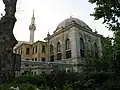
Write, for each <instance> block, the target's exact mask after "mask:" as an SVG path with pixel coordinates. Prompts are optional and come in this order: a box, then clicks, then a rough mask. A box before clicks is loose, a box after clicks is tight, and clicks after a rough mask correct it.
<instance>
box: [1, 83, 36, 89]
mask: <svg viewBox="0 0 120 90" xmlns="http://www.w3.org/2000/svg"><path fill="white" fill-rule="evenodd" d="M11 86H13V87H15V88H16V87H19V89H20V90H35V89H36V86H35V85H32V84H29V83H21V84H17V86H16V85H15V84H13V83H11V84H4V85H1V86H0V90H13V89H11V88H10V87H11Z"/></svg>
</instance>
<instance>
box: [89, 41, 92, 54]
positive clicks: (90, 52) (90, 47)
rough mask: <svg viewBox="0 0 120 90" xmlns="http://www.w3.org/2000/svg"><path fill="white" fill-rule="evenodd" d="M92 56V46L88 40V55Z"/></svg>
mask: <svg viewBox="0 0 120 90" xmlns="http://www.w3.org/2000/svg"><path fill="white" fill-rule="evenodd" d="M91 54H92V45H91V41H90V40H88V55H89V56H91Z"/></svg>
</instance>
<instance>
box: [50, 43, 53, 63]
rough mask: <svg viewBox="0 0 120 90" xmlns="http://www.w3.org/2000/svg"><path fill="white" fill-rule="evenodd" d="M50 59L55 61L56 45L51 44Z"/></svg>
mask: <svg viewBox="0 0 120 90" xmlns="http://www.w3.org/2000/svg"><path fill="white" fill-rule="evenodd" d="M50 61H51V62H53V61H54V47H53V45H50Z"/></svg>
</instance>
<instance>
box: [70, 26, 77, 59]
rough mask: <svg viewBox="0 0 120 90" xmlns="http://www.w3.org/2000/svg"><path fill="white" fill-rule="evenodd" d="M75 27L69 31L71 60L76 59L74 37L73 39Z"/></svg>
mask: <svg viewBox="0 0 120 90" xmlns="http://www.w3.org/2000/svg"><path fill="white" fill-rule="evenodd" d="M75 32H76V31H75V27H73V28H71V30H70V43H71V53H72V58H75V57H77V51H76V50H77V46H76V37H75Z"/></svg>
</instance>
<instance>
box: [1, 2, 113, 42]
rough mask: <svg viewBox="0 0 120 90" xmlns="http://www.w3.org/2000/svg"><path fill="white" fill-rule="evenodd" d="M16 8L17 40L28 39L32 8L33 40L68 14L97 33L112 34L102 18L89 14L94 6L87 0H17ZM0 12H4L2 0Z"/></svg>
mask: <svg viewBox="0 0 120 90" xmlns="http://www.w3.org/2000/svg"><path fill="white" fill-rule="evenodd" d="M18 7H20V9H19V8H18ZM17 9H18V11H17V12H16V17H17V19H18V20H17V22H16V24H15V28H14V34H15V37H16V39H17V40H21V41H29V25H30V23H31V17H32V12H33V9H34V10H35V17H36V31H35V41H36V40H43V39H44V38H45V37H46V35H47V33H48V31H49V32H50V34H52V33H53V31H54V30H55V29H56V27H57V25H58V24H59V23H60V22H62V21H63V20H65V19H67V18H69V17H70V15H72V16H73V17H75V18H79V19H80V20H82V21H84V22H85V23H86V24H88V26H89V27H90V28H92V30H93V31H94V30H95V29H96V30H97V31H98V33H99V34H102V35H104V36H108V35H109V36H112V32H110V31H108V30H107V28H105V25H103V24H102V20H94V17H92V16H90V13H92V12H93V11H94V6H93V5H91V4H90V3H89V2H88V0H18V4H17ZM0 13H4V4H3V2H2V0H1V1H0Z"/></svg>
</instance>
